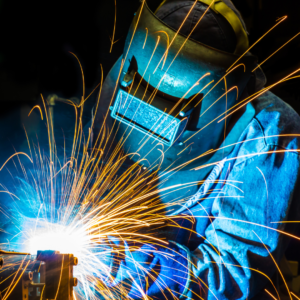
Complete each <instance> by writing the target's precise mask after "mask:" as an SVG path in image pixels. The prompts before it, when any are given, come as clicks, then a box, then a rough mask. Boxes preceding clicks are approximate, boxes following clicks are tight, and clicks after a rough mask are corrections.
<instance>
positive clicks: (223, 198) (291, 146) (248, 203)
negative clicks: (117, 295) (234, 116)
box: [111, 92, 300, 300]
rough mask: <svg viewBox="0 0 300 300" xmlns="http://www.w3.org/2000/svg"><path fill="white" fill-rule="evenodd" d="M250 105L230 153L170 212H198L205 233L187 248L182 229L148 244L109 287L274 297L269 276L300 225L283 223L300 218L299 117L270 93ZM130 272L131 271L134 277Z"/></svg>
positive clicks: (185, 295)
mask: <svg viewBox="0 0 300 300" xmlns="http://www.w3.org/2000/svg"><path fill="white" fill-rule="evenodd" d="M251 107H252V109H254V110H255V111H254V117H253V118H252V119H251V121H250V122H249V124H248V126H246V128H245V129H244V131H243V132H242V134H241V135H240V137H239V139H238V141H237V143H235V144H234V146H233V147H232V151H231V152H230V153H229V154H228V155H227V156H226V157H224V158H223V159H222V160H221V161H219V162H216V163H214V167H213V169H212V171H211V172H210V174H209V176H208V177H207V179H206V180H205V182H204V183H203V184H202V185H201V187H200V188H199V190H198V192H197V193H196V194H195V195H193V196H192V197H190V199H189V200H188V201H186V203H185V205H184V207H182V208H180V209H179V210H177V211H176V212H173V213H172V214H173V215H178V216H179V217H180V216H181V217H184V216H185V215H193V217H194V219H195V222H196V223H195V230H196V232H197V236H198V237H199V238H201V239H202V240H201V241H200V244H199V245H198V246H197V248H196V249H193V250H191V249H190V247H187V245H186V243H185V242H184V239H185V237H186V232H184V231H182V234H181V235H180V234H179V235H177V238H176V241H171V242H170V244H169V246H168V249H167V248H164V247H161V248H160V247H156V248H155V251H154V249H153V246H150V245H149V246H147V245H145V246H143V247H142V249H141V251H137V252H136V253H135V254H134V255H135V256H134V260H135V262H133V260H132V261H130V258H128V259H127V258H126V259H125V260H124V261H122V262H121V264H120V267H119V270H118V272H117V276H116V279H115V281H114V282H113V283H112V284H111V285H112V286H117V285H119V284H122V283H123V284H124V282H125V280H126V285H127V287H126V289H128V291H129V293H128V295H129V297H132V298H133V299H140V298H141V299H142V298H143V297H145V295H147V296H149V297H153V299H173V296H172V294H173V295H176V297H179V298H182V299H219V300H223V299H245V300H246V299H251V298H253V297H254V298H255V299H268V297H270V296H269V294H268V293H267V292H266V291H265V289H267V291H268V292H270V293H271V294H273V295H274V296H275V297H277V294H276V293H277V292H276V290H275V288H274V287H273V283H271V281H272V280H271V277H272V276H273V274H274V273H275V271H276V263H278V262H279V261H280V259H281V258H282V256H283V254H284V251H285V250H286V248H287V246H288V243H289V240H290V236H289V235H292V234H294V233H295V231H296V229H297V227H296V224H293V223H282V221H287V220H289V221H291V220H297V216H298V219H299V208H300V205H299V187H300V185H299V153H298V149H299V141H300V140H299V136H298V135H299V134H300V118H299V116H298V115H297V114H296V112H295V111H294V110H293V109H292V108H291V107H290V106H289V105H287V104H286V103H285V102H283V101H282V100H281V99H279V98H278V97H277V96H275V95H274V94H272V93H271V92H266V93H265V94H264V95H262V96H260V97H259V98H258V99H256V100H254V101H253V102H252V105H251ZM242 119H243V117H242V118H241V120H242ZM225 142H226V140H225ZM151 247H152V248H151ZM145 253H147V254H149V255H148V256H147V255H146V256H145ZM131 257H132V254H131ZM127 273H130V274H132V275H131V280H129V281H128V279H129V278H126V279H124V274H127ZM149 274H152V275H151V276H150V279H151V280H150V279H149ZM125 277H128V276H125ZM266 287H267V288H266ZM142 291H143V292H142ZM171 291H172V292H171ZM270 299H272V298H270Z"/></svg>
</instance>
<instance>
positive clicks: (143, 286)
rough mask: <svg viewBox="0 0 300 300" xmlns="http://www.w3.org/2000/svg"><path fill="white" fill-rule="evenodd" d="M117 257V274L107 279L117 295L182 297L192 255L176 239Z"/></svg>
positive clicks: (159, 297)
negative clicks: (175, 241)
mask: <svg viewBox="0 0 300 300" xmlns="http://www.w3.org/2000/svg"><path fill="white" fill-rule="evenodd" d="M124 254H125V255H122V257H121V258H119V261H117V260H118V259H115V261H114V269H115V271H116V272H113V273H115V276H112V277H111V278H110V279H108V280H106V285H107V286H108V287H109V288H110V289H111V291H113V293H114V295H115V297H116V299H121V298H122V299H123V297H122V296H124V294H125V295H126V299H149V298H148V296H149V297H151V299H178V297H179V296H180V295H182V294H184V293H185V288H186V286H187V283H188V282H189V274H190V269H191V268H190V263H189V261H190V255H189V252H188V250H187V249H185V248H184V247H183V246H181V245H177V244H176V243H174V242H170V243H169V245H164V246H158V245H156V246H154V245H148V244H145V245H143V246H142V247H141V248H139V249H138V250H136V251H130V247H129V246H128V245H127V244H126V243H125V253H124Z"/></svg>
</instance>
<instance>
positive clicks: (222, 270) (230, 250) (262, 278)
mask: <svg viewBox="0 0 300 300" xmlns="http://www.w3.org/2000/svg"><path fill="white" fill-rule="evenodd" d="M282 150H283V149H282V148H278V147H276V146H270V147H265V148H264V151H263V152H262V153H261V154H259V155H256V156H253V157H249V158H248V159H246V160H244V161H242V162H240V163H236V164H235V165H234V166H233V168H232V170H231V171H230V172H228V169H230V164H231V165H232V162H227V163H226V165H227V166H226V165H225V166H224V172H223V173H224V174H226V178H224V179H227V180H228V181H231V180H234V181H235V182H236V183H235V187H233V185H227V184H225V185H224V186H217V187H216V189H218V188H219V189H220V190H221V191H220V192H219V194H218V196H217V197H216V198H215V200H214V203H213V207H212V212H211V216H212V218H211V219H210V221H211V223H210V225H209V226H208V227H207V229H206V231H205V237H206V240H205V241H204V242H203V243H202V244H201V245H200V246H199V247H198V248H197V249H196V250H195V251H193V252H192V253H191V255H192V262H193V266H192V274H193V279H194V280H191V281H190V284H189V289H188V292H187V294H186V295H185V296H187V297H188V299H190V298H191V299H198V297H199V296H201V297H202V298H204V299H219V300H221V299H250V298H251V297H253V296H254V295H255V294H256V293H257V292H259V291H260V290H261V289H262V288H263V287H264V286H265V285H266V284H267V283H268V281H270V280H269V279H268V278H270V277H271V276H272V275H273V273H274V272H275V269H276V266H275V263H274V261H273V259H272V257H273V258H274V260H275V261H276V262H278V261H279V260H280V259H281V257H282V255H283V253H284V251H285V249H286V247H287V245H288V240H289V238H288V236H287V235H286V233H287V234H288V233H293V229H295V224H292V226H291V228H289V227H288V226H289V225H291V224H289V225H287V224H286V223H285V224H284V223H277V222H280V221H284V220H286V219H288V218H289V220H290V218H292V215H293V214H294V215H296V214H297V210H298V209H299V205H298V204H297V202H299V201H297V199H296V198H295V201H292V199H293V198H294V196H296V194H297V193H296V190H295V189H296V188H297V186H299V182H298V174H299V156H298V153H297V152H292V151H289V150H287V152H281V151H282ZM269 151H270V152H271V153H266V152H269ZM224 174H223V176H224ZM228 174H229V175H228ZM199 205H201V203H200V204H199ZM270 254H271V255H270ZM270 292H272V293H274V295H275V296H276V291H275V289H274V290H273V291H270ZM266 296H267V294H266ZM276 297H277V296H276ZM199 299H201V298H199Z"/></svg>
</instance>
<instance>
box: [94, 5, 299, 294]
mask: <svg viewBox="0 0 300 300" xmlns="http://www.w3.org/2000/svg"><path fill="white" fill-rule="evenodd" d="M248 48H249V42H248V35H247V29H246V26H245V23H244V21H243V20H242V17H241V15H240V13H239V12H238V11H237V9H236V8H235V6H234V5H233V4H232V2H231V1H230V0H216V1H214V2H213V1H212V0H199V1H196V2H195V1H193V0H184V1H183V0H166V1H164V2H163V3H162V4H161V5H160V6H159V7H158V9H157V10H156V11H155V12H152V11H151V10H150V9H149V7H148V6H147V3H146V2H142V4H141V7H140V9H139V10H138V11H137V12H136V14H135V17H134V20H133V23H132V26H131V28H130V30H129V33H128V37H127V40H126V43H125V49H124V53H123V56H122V57H121V58H120V59H119V60H118V61H117V62H116V64H115V65H114V67H113V68H112V70H111V71H110V73H109V74H108V76H107V78H106V80H105V82H104V85H103V90H102V94H101V100H100V103H101V107H102V108H103V110H101V109H100V110H99V112H98V115H97V122H98V124H99V125H101V124H102V121H103V116H104V115H105V110H106V109H107V108H108V107H109V106H110V109H111V113H110V117H109V119H108V120H107V122H108V123H110V124H113V122H115V120H117V122H118V123H117V124H118V125H117V126H115V127H114V128H116V129H117V130H116V131H115V133H116V140H119V139H121V138H122V137H126V138H124V139H123V140H122V142H123V150H124V151H125V153H135V155H131V160H132V161H133V162H137V161H140V160H141V158H143V159H144V160H143V162H141V163H143V165H144V167H145V168H149V169H153V168H155V166H156V167H159V170H160V171H159V176H160V178H159V182H160V183H159V189H162V188H170V187H172V186H174V185H177V187H178V184H181V185H182V186H184V185H185V184H188V183H190V182H197V183H198V184H194V186H191V185H188V188H185V189H184V188H182V189H178V188H174V190H173V192H171V193H170V192H169V193H165V194H163V193H161V194H160V195H161V201H162V202H164V203H166V204H168V205H169V204H170V203H172V201H173V202H174V200H175V199H185V201H184V203H183V204H181V205H175V202H174V205H173V207H172V211H170V212H169V214H170V215H173V216H178V219H180V218H181V217H182V219H183V220H184V218H183V217H184V216H187V215H192V216H194V218H195V227H194V230H195V232H196V233H197V236H196V238H194V239H192V241H190V240H189V241H188V240H187V239H185V236H186V234H177V235H175V236H174V238H173V240H171V239H170V240H169V245H168V247H167V248H166V247H163V246H155V247H154V246H151V245H143V246H142V247H141V248H140V250H137V251H134V252H131V253H130V252H129V251H128V256H127V258H126V259H125V260H123V261H122V262H121V263H120V264H118V266H117V267H115V268H114V270H112V278H113V279H110V280H107V284H108V285H110V286H112V287H115V286H117V285H118V284H124V286H126V289H128V296H129V297H131V298H133V299H140V298H142V299H146V298H145V297H146V296H145V295H147V296H149V297H151V299H175V298H174V297H178V298H180V299H181V298H182V299H219V300H221V299H269V298H270V299H272V296H270V294H272V295H274V296H275V297H277V296H276V291H275V289H274V287H273V285H272V283H271V281H272V282H273V281H274V277H273V276H274V274H275V273H276V264H275V262H277V263H279V262H280V261H281V260H282V258H283V256H284V253H285V251H286V248H287V247H288V244H289V237H288V236H287V234H286V233H289V234H294V233H295V231H296V230H297V228H296V225H295V224H291V223H285V222H284V221H287V220H296V216H297V214H298V215H299V205H298V203H297V202H299V201H297V200H298V199H297V197H298V195H299V191H298V190H297V189H298V186H299V155H298V152H297V149H299V138H298V137H297V134H299V133H300V119H299V116H298V115H297V114H296V112H295V111H294V110H293V109H292V108H291V107H290V106H288V105H287V104H286V103H284V102H283V101H282V100H281V99H279V98H278V97H277V96H276V95H274V94H273V93H271V92H270V91H265V92H264V93H261V94H260V93H259V91H261V90H263V88H264V86H265V85H266V78H265V75H264V73H263V71H262V70H261V68H260V67H259V66H258V62H257V59H256V58H255V57H254V56H253V55H252V54H251V53H249V52H247V50H248ZM254 94H256V95H257V96H258V97H257V98H256V99H254V100H252V101H250V102H249V101H248V100H249V99H251V98H249V97H250V96H251V95H254ZM111 99H113V101H112V102H110V101H111ZM247 99H248V100H247ZM243 100H245V101H243ZM242 101H243V102H242ZM237 104H238V105H237ZM241 104H244V105H241ZM236 105H237V106H236ZM236 107H239V109H238V110H237V111H236V112H235V113H232V112H233V111H234V110H235V108H236ZM218 149H219V150H218ZM201 166H202V167H201ZM199 167H201V168H199ZM166 168H168V171H169V173H168V176H167V177H168V180H165V179H166V177H165V176H164V170H165V169H166ZM166 194H167V195H166ZM133 259H135V260H136V261H137V262H138V264H137V263H134V262H133ZM273 259H274V260H273ZM113 260H114V258H113V256H112V261H111V265H114V266H116V264H114V261H113ZM129 274H130V275H129ZM266 290H267V291H268V292H266ZM282 293H283V295H284V294H286V295H287V296H288V297H289V295H288V292H287V289H286V288H285V290H283V291H282ZM283 297H284V296H282V297H281V299H283Z"/></svg>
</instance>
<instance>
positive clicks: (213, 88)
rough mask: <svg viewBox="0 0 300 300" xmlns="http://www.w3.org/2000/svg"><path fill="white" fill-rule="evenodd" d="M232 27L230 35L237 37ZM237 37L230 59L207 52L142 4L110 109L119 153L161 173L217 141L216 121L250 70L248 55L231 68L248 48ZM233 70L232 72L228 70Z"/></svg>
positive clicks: (220, 135)
mask: <svg viewBox="0 0 300 300" xmlns="http://www.w3.org/2000/svg"><path fill="white" fill-rule="evenodd" d="M205 1H206V2H207V1H208V0H205ZM210 2H211V1H210ZM217 2H219V3H220V2H221V3H223V2H222V1H218V0H217V1H216V5H215V7H214V9H215V8H216V7H217ZM223 4H224V3H223ZM222 9H223V12H224V7H223V8H221V11H222ZM228 11H229V12H230V11H231V10H230V9H229V8H228V7H227V14H228ZM225 12H226V10H225ZM231 13H232V14H233V15H235V14H234V12H233V11H231ZM235 18H236V19H238V18H237V17H235ZM231 19H232V18H231ZM234 21H235V25H234V26H235V27H236V28H235V30H234V31H235V32H238V31H239V30H240V31H242V30H243V29H239V28H242V25H241V23H240V27H238V26H237V25H236V23H237V22H238V21H236V20H234ZM233 23H234V22H233ZM237 28H238V29H237ZM239 35H240V36H242V38H241V39H238V42H237V48H236V51H235V53H233V54H232V53H227V52H224V51H220V50H217V49H214V48H212V47H210V46H207V45H204V44H202V43H200V42H198V41H195V40H192V39H190V38H189V39H187V37H186V36H184V35H182V34H178V33H177V32H176V31H175V30H174V29H173V28H171V27H170V26H168V25H167V24H165V23H164V22H163V21H161V20H160V19H159V18H157V17H156V15H155V14H154V13H153V12H152V11H151V10H150V9H149V7H148V6H147V3H146V2H145V1H143V2H142V5H141V7H140V8H139V10H138V11H137V12H136V14H135V17H134V20H133V22H132V24H131V27H130V30H129V33H128V36H127V39H126V42H125V48H124V52H123V63H122V66H121V70H120V72H119V78H118V87H117V91H116V93H115V99H114V103H113V106H111V107H110V109H111V117H112V118H113V119H115V120H117V123H116V124H117V125H115V126H114V128H115V129H116V130H117V133H116V134H117V138H118V140H122V145H123V149H124V150H125V152H131V153H136V154H137V155H136V156H135V160H139V159H144V160H143V163H144V164H145V165H147V166H149V165H150V166H151V165H152V166H153V164H157V165H158V164H161V163H162V167H167V166H168V165H170V164H173V165H174V166H176V165H181V164H182V163H185V162H187V161H188V160H190V159H193V158H195V157H197V156H199V155H201V154H202V153H204V152H206V151H207V150H210V149H216V148H217V147H218V146H219V145H220V144H221V143H222V141H223V138H224V130H225V127H226V125H225V121H222V122H220V123H218V120H220V119H221V118H223V117H224V114H225V112H226V110H228V109H229V108H230V107H232V106H233V105H234V104H236V103H237V102H238V100H239V98H240V96H241V93H242V91H243V90H244V88H245V87H246V85H247V83H248V81H249V79H250V77H251V72H252V70H253V69H254V68H255V66H256V58H255V57H253V56H251V55H246V56H243V57H242V58H241V59H240V60H239V61H238V62H237V63H236V64H235V62H236V61H237V60H238V59H239V57H240V54H242V52H243V51H244V52H245V51H246V50H247V48H246V47H248V44H247V43H245V42H243V39H244V41H245V40H246V41H247V42H248V40H247V36H246V39H245V35H246V33H245V32H243V33H242V34H241V33H239ZM240 40H242V42H241V41H240ZM234 64H235V66H238V65H239V66H238V67H236V68H231V67H232V66H233V65H234ZM230 68H231V69H230ZM228 91H229V92H228ZM226 92H227V93H226ZM226 122H228V120H226ZM195 133H196V134H195ZM185 149H186V150H185ZM160 158H164V161H163V162H162V159H161V160H160V161H159V159H160ZM195 163H196V164H197V162H194V164H195ZM189 167H191V165H190V166H189Z"/></svg>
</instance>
